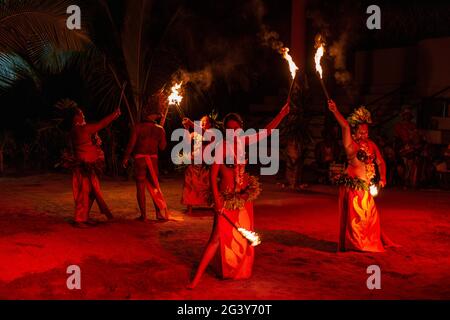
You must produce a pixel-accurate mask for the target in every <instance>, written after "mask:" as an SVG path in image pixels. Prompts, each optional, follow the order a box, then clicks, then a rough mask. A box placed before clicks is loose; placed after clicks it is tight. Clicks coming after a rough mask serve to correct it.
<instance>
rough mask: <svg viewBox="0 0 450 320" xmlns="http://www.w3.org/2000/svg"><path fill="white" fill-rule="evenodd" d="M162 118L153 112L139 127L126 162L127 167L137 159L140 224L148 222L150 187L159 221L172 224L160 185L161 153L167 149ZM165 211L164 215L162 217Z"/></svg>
mask: <svg viewBox="0 0 450 320" xmlns="http://www.w3.org/2000/svg"><path fill="white" fill-rule="evenodd" d="M161 116H162V114H161V113H160V112H159V111H156V110H155V111H152V110H149V113H148V114H147V116H146V117H145V119H144V121H143V122H142V123H139V124H137V125H135V127H134V128H133V130H132V132H131V137H130V140H129V142H128V146H127V149H126V152H125V156H124V159H123V161H122V165H123V167H127V166H128V162H129V159H130V156H131V155H133V157H134V160H135V161H134V169H135V179H136V190H137V193H136V196H137V201H138V205H139V209H140V212H141V215H140V217H138V219H139V220H141V221H145V220H146V219H147V211H146V204H145V188H146V187H147V189H148V191H149V193H150V195H151V196H152V199H153V204H154V206H155V211H156V219H157V220H168V219H169V213H168V209H167V204H166V201H165V200H164V196H163V194H162V191H161V188H160V186H159V181H158V150H164V149H165V148H166V145H167V142H166V132H165V130H164V128H163V127H162V126H161V125H159V124H158V123H157V120H158V119H159V118H161ZM161 211H164V215H162V214H161Z"/></svg>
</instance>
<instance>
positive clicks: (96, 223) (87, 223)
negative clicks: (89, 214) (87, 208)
mask: <svg viewBox="0 0 450 320" xmlns="http://www.w3.org/2000/svg"><path fill="white" fill-rule="evenodd" d="M84 224H86V225H88V226H91V227H96V226H98V225H99V224H100V222H98V221H96V220H93V219H89V220H88V221H86V222H84Z"/></svg>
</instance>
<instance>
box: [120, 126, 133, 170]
mask: <svg viewBox="0 0 450 320" xmlns="http://www.w3.org/2000/svg"><path fill="white" fill-rule="evenodd" d="M136 139H137V132H136V127H133V130H131V136H130V140H129V141H128V145H127V149H126V150H125V155H124V156H123V161H122V166H123V167H124V168H126V167H127V166H128V161H129V160H130V156H131V153H132V152H133V149H134V146H135V145H136Z"/></svg>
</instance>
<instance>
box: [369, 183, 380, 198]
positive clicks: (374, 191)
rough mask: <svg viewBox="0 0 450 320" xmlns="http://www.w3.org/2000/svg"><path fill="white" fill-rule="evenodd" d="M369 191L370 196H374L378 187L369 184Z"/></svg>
mask: <svg viewBox="0 0 450 320" xmlns="http://www.w3.org/2000/svg"><path fill="white" fill-rule="evenodd" d="M369 192H370V195H371V196H372V197H376V196H377V195H378V187H377V186H376V185H374V184H371V185H370V187H369Z"/></svg>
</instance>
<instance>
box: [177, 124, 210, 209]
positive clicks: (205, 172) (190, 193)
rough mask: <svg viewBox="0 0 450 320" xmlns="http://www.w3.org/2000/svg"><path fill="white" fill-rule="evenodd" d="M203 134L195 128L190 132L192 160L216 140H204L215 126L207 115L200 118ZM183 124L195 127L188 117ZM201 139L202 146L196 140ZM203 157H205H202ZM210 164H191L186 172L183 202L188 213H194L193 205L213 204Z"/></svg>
mask: <svg viewBox="0 0 450 320" xmlns="http://www.w3.org/2000/svg"><path fill="white" fill-rule="evenodd" d="M200 123H201V130H202V134H198V133H197V132H196V131H195V130H194V131H193V132H192V133H191V134H190V141H193V142H194V146H193V153H192V156H191V161H194V158H195V155H196V153H203V150H204V148H205V147H206V146H207V145H208V144H210V143H213V142H214V141H203V134H204V133H205V132H206V131H207V130H209V129H211V128H212V127H213V121H212V119H211V117H209V116H207V115H205V116H203V117H202V118H201V119H200ZM183 126H184V127H185V129H187V130H189V129H191V128H194V123H193V122H192V121H191V120H190V119H188V118H184V119H183ZM197 140H200V142H201V144H199V145H200V148H198V147H197V145H198V144H196V143H195V142H196V141H197ZM202 159H203V157H202ZM209 177H210V166H209V165H207V164H205V163H202V164H194V163H192V164H190V165H188V166H187V168H186V171H185V172H184V184H183V195H182V199H181V203H182V204H183V205H185V206H187V208H186V213H188V214H190V213H192V207H193V206H197V207H199V206H203V207H210V206H211V204H212V194H211V184H210V178H209Z"/></svg>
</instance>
